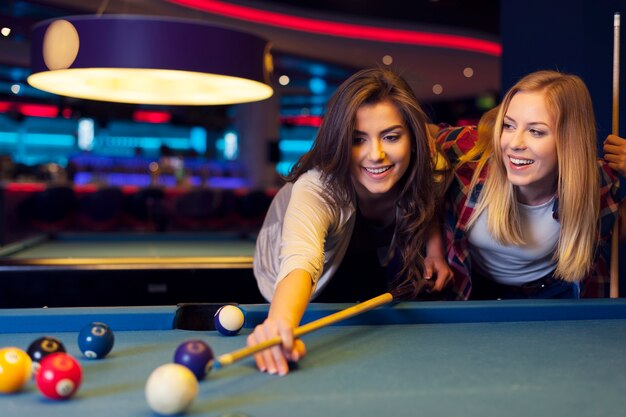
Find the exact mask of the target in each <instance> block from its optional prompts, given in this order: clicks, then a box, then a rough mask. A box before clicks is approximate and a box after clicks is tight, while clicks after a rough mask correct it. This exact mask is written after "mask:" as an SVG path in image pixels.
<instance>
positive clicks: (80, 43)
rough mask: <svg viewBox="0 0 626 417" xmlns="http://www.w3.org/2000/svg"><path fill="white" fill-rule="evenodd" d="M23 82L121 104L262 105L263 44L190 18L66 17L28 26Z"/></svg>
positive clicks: (266, 69)
mask: <svg viewBox="0 0 626 417" xmlns="http://www.w3.org/2000/svg"><path fill="white" fill-rule="evenodd" d="M32 34H33V36H32V47H31V75H30V76H29V77H28V83H29V84H30V85H32V86H33V87H36V88H38V89H41V90H44V91H48V92H50V93H54V94H59V95H62V96H68V97H75V98H81V99H90V100H101V101H110V102H119V103H137V104H160V105H218V104H235V103H246V102H252V101H258V100H263V99H266V98H268V97H270V96H271V95H272V93H273V90H272V87H271V86H270V84H269V74H270V72H271V70H272V60H271V55H270V53H269V44H268V42H267V41H266V40H264V39H262V38H260V37H258V36H256V35H252V34H249V33H244V32H240V31H235V30H231V29H227V28H221V27H216V26H211V25H208V24H205V23H203V22H199V21H195V20H187V19H172V18H163V17H154V16H136V15H101V16H91V15H83V16H71V17H65V18H59V19H53V20H47V21H44V22H40V23H38V24H36V25H35V26H34V27H33V33H32Z"/></svg>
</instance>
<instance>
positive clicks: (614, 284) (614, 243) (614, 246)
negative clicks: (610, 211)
mask: <svg viewBox="0 0 626 417" xmlns="http://www.w3.org/2000/svg"><path fill="white" fill-rule="evenodd" d="M619 35H620V14H619V13H615V15H614V16H613V120H612V128H611V133H612V134H614V135H618V134H619V49H620V47H619ZM619 223H620V218H619V214H618V216H617V219H616V221H615V224H614V225H613V236H612V237H611V266H610V293H609V296H610V297H611V298H618V297H619V262H618V258H619Z"/></svg>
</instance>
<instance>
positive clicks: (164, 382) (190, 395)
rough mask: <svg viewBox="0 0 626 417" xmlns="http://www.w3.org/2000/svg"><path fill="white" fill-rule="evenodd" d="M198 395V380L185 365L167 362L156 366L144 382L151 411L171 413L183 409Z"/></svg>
mask: <svg viewBox="0 0 626 417" xmlns="http://www.w3.org/2000/svg"><path fill="white" fill-rule="evenodd" d="M197 395H198V380H197V379H196V377H195V375H194V374H193V372H191V371H190V370H189V369H188V368H187V367H185V366H183V365H179V364H176V363H168V364H165V365H161V366H159V367H158V368H156V369H155V370H154V371H152V373H151V374H150V376H149V377H148V381H147V382H146V401H147V402H148V405H149V406H150V408H151V409H152V411H154V412H156V413H159V414H163V415H172V414H178V413H182V412H183V411H185V410H186V409H187V408H188V407H189V406H190V405H191V403H192V402H193V400H194V399H195V398H196V396H197Z"/></svg>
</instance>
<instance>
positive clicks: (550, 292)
mask: <svg viewBox="0 0 626 417" xmlns="http://www.w3.org/2000/svg"><path fill="white" fill-rule="evenodd" d="M469 298H470V300H497V299H503V300H506V299H514V298H525V299H532V298H580V286H579V285H578V283H577V282H566V281H563V280H561V279H557V278H554V277H553V276H552V274H550V275H548V276H545V277H543V278H539V279H538V280H535V281H531V282H529V283H526V284H524V285H522V286H513V285H504V284H499V283H497V282H494V281H491V280H490V279H489V278H485V277H483V276H481V275H472V292H471V293H470V297H469Z"/></svg>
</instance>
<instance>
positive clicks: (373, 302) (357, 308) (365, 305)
mask: <svg viewBox="0 0 626 417" xmlns="http://www.w3.org/2000/svg"><path fill="white" fill-rule="evenodd" d="M412 291H413V286H412V285H405V286H402V287H399V288H396V289H395V290H392V291H390V292H387V293H384V294H381V295H379V296H377V297H374V298H371V299H369V300H367V301H363V302H362V303H359V304H355V305H353V306H352V307H348V308H346V309H345V310H341V311H338V312H336V313H333V314H330V315H328V316H325V317H322V318H320V319H317V320H315V321H312V322H310V323H307V324H304V325H302V326H299V327H296V328H295V329H294V331H293V337H294V339H297V338H299V337H300V336H303V335H305V334H307V333H311V332H312V331H315V330H318V329H321V328H322V327H326V326H329V325H331V324H334V323H337V322H339V321H341V320H345V319H348V318H350V317H354V316H356V315H357V314H361V313H364V312H366V311H369V310H372V309H374V308H376V307H380V306H382V305H385V304H389V303H391V302H393V301H399V300H400V299H401V298H402V297H403V296H405V295H407V294H409V293H410V292H412ZM281 343H282V339H281V337H280V336H276V337H273V338H271V339H268V340H266V341H264V342H261V343H259V344H258V345H254V346H249V347H244V348H242V349H239V350H235V351H233V352H230V353H225V354H223V355H220V356H218V357H217V358H216V359H215V361H214V362H213V367H214V368H216V369H218V368H222V367H224V366H227V365H230V364H232V363H234V362H236V361H238V360H240V359H243V358H246V357H248V356H251V355H254V354H255V353H258V352H260V351H262V350H264V349H267V348H270V347H272V346H276V345H280V344H281Z"/></svg>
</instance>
